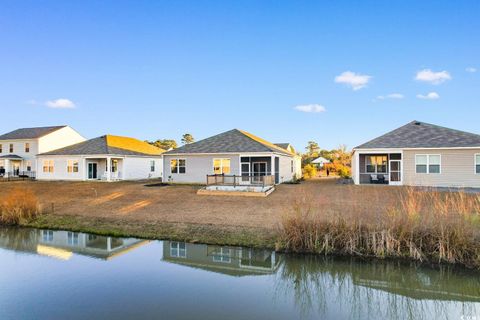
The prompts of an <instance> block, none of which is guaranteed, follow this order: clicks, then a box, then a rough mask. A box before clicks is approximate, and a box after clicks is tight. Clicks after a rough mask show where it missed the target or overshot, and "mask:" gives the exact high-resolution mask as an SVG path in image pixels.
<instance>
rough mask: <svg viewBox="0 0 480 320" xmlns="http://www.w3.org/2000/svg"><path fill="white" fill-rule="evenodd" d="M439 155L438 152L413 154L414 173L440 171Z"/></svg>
mask: <svg viewBox="0 0 480 320" xmlns="http://www.w3.org/2000/svg"><path fill="white" fill-rule="evenodd" d="M440 165H441V157H440V155H439V154H417V155H415V172H416V173H426V174H430V173H440V171H441V170H440Z"/></svg>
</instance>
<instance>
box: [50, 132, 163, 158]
mask: <svg viewBox="0 0 480 320" xmlns="http://www.w3.org/2000/svg"><path fill="white" fill-rule="evenodd" d="M163 152H164V150H163V149H160V148H157V147H155V146H152V145H151V144H148V143H146V142H144V141H140V140H138V139H135V138H129V137H120V136H113V135H104V136H101V137H98V138H93V139H90V140H87V141H83V142H80V143H77V144H74V145H71V146H68V147H64V148H61V149H57V150H53V151H49V152H45V153H42V154H41V155H93V154H115V155H160V154H162V153H163Z"/></svg>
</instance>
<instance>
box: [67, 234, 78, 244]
mask: <svg viewBox="0 0 480 320" xmlns="http://www.w3.org/2000/svg"><path fill="white" fill-rule="evenodd" d="M67 241H68V245H70V246H78V233H77V232H70V231H69V232H68V234H67Z"/></svg>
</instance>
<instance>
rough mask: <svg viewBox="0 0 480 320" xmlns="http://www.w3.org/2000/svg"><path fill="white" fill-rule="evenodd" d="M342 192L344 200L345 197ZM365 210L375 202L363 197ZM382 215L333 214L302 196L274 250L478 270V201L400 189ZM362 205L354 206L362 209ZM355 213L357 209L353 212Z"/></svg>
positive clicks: (310, 197)
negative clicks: (402, 259) (441, 264)
mask: <svg viewBox="0 0 480 320" xmlns="http://www.w3.org/2000/svg"><path fill="white" fill-rule="evenodd" d="M349 190H352V189H346V192H345V194H344V196H345V197H349V196H351V195H349ZM365 197H366V199H368V200H367V201H370V204H369V205H370V206H371V207H372V208H373V207H374V206H375V203H376V200H377V201H382V199H376V198H375V197H373V196H371V197H369V195H368V194H365ZM399 199H400V201H396V202H392V203H390V204H388V205H387V206H386V208H387V209H386V210H384V211H383V212H379V211H372V212H374V213H372V214H365V213H364V210H355V207H353V208H352V210H350V212H336V211H332V210H329V208H328V207H325V206H322V205H321V204H320V205H318V204H316V201H318V198H317V197H315V196H314V195H312V194H308V193H304V194H303V195H301V196H299V198H298V199H297V201H296V203H295V204H294V206H293V210H292V212H291V213H289V214H286V215H285V216H284V217H283V221H282V225H281V228H280V229H279V231H278V236H279V248H281V249H284V250H288V251H294V252H309V253H317V254H341V255H351V256H369V257H377V258H408V259H413V260H418V261H424V262H430V263H431V262H434V263H455V264H462V265H465V266H468V267H474V268H480V197H479V196H478V195H470V194H466V193H464V192H452V193H450V192H438V191H432V190H430V191H424V190H418V189H413V188H408V189H407V190H406V191H405V189H403V190H402V194H401V195H400V196H399ZM364 205H365V201H359V206H364ZM358 209H360V208H358Z"/></svg>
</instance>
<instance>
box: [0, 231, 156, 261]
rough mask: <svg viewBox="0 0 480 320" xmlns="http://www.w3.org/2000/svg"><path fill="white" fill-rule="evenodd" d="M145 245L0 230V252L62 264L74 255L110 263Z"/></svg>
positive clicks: (56, 233) (135, 241)
mask: <svg viewBox="0 0 480 320" xmlns="http://www.w3.org/2000/svg"><path fill="white" fill-rule="evenodd" d="M145 243H148V241H145V240H138V239H134V238H115V237H105V236H97V235H93V234H87V233H80V232H70V231H54V230H37V229H17V228H0V248H3V249H9V250H15V251H18V252H25V253H36V254H38V255H44V256H49V257H52V258H57V259H61V260H69V259H70V258H71V257H72V256H73V254H79V255H84V256H89V257H93V258H98V259H103V260H109V259H112V258H114V257H116V256H118V255H121V254H125V253H127V252H128V251H130V250H133V249H135V248H137V247H138V246H140V245H142V244H145Z"/></svg>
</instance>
